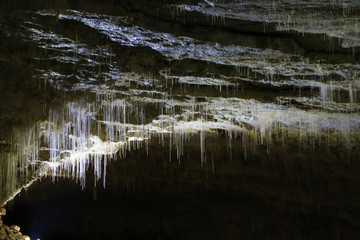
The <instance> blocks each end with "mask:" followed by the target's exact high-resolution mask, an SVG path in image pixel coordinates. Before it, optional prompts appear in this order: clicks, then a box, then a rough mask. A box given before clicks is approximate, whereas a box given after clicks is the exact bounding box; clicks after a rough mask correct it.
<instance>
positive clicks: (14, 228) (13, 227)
mask: <svg viewBox="0 0 360 240" xmlns="http://www.w3.org/2000/svg"><path fill="white" fill-rule="evenodd" d="M10 228H11V229H12V230H14V231H15V232H20V227H19V226H17V225H11V226H10Z"/></svg>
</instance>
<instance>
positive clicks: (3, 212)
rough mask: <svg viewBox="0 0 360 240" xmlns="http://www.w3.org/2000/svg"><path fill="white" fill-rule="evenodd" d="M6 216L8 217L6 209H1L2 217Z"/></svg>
mask: <svg viewBox="0 0 360 240" xmlns="http://www.w3.org/2000/svg"><path fill="white" fill-rule="evenodd" d="M4 215H6V209H5V208H0V216H4Z"/></svg>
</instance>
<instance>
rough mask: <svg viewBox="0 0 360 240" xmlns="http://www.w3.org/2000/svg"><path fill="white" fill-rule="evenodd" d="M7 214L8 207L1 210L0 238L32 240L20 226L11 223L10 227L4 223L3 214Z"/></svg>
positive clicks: (0, 239)
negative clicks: (21, 230) (23, 233)
mask: <svg viewBox="0 0 360 240" xmlns="http://www.w3.org/2000/svg"><path fill="white" fill-rule="evenodd" d="M5 214H6V209H5V208H1V210H0V240H30V237H29V236H26V235H22V233H21V232H20V227H19V226H17V225H11V226H10V227H9V226H7V225H5V224H3V221H2V216H4V215H5Z"/></svg>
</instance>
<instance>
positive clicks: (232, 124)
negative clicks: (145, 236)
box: [0, 1, 360, 236]
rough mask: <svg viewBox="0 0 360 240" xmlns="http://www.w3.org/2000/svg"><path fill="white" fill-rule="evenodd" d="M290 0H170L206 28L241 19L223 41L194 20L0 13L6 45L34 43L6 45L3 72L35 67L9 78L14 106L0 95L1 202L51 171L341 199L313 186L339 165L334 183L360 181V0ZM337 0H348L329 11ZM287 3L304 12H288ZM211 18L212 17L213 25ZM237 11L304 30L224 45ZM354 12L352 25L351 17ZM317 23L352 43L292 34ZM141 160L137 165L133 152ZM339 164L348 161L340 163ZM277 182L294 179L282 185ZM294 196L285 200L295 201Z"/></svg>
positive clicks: (55, 175) (80, 179)
mask: <svg viewBox="0 0 360 240" xmlns="http://www.w3.org/2000/svg"><path fill="white" fill-rule="evenodd" d="M287 2H288V3H287V4H285V2H284V1H279V2H276V3H274V2H273V1H261V2H260V1H251V3H249V2H246V1H241V2H238V1H221V2H220V1H214V2H213V1H198V2H197V3H196V4H193V5H183V4H180V5H176V6H174V5H166V6H163V7H165V8H166V9H168V11H169V13H170V14H171V11H174V14H173V19H170V20H169V21H174V22H176V21H178V20H179V19H180V18H181V17H184V16H185V17H184V18H186V20H189V21H190V22H191V24H195V20H194V19H193V18H192V17H193V16H196V17H199V20H198V21H199V22H200V23H199V26H197V27H198V28H200V32H203V33H206V34H209V36H210V32H211V31H213V28H214V27H216V26H217V25H216V21H217V19H216V17H221V21H223V23H222V24H224V26H225V25H226V24H227V21H230V22H231V21H235V23H236V24H234V23H230V24H232V25H230V26H229V25H228V27H232V28H233V30H231V31H230V30H227V29H226V28H224V29H221V30H218V31H221V34H224V39H222V40H221V41H220V40H219V42H216V41H213V40H208V39H206V36H208V35H204V36H205V37H204V36H201V37H200V35H201V34H200V35H197V34H194V33H191V31H188V32H187V31H185V30H182V31H184V33H183V34H179V32H177V30H174V29H173V28H172V27H166V26H168V25H167V24H169V23H166V24H165V23H163V22H161V23H163V24H160V25H159V26H158V27H156V30H153V29H151V28H149V27H148V26H147V24H146V23H144V24H143V25H142V26H140V24H139V25H137V24H136V23H138V22H140V23H141V20H140V19H133V17H132V16H113V15H108V14H98V13H89V12H85V11H80V10H61V11H60V10H38V11H23V12H21V11H19V12H16V13H13V14H11V15H9V14H5V13H1V15H0V27H1V28H2V29H3V30H2V32H1V33H0V38H1V39H3V40H4V41H2V42H3V43H4V46H7V45H6V44H8V45H11V44H12V41H14V39H17V41H18V42H16V44H19V45H20V46H26V47H23V49H22V50H21V51H24V53H21V54H17V55H14V54H13V53H12V52H8V51H4V53H3V54H1V55H0V63H1V64H2V66H4V67H3V68H1V70H0V71H2V72H1V73H2V74H3V75H4V79H7V78H5V77H8V75H7V74H8V73H10V74H9V75H12V74H18V72H24V75H25V77H23V76H22V75H15V76H16V77H14V78H17V77H18V78H19V79H20V80H16V81H15V80H14V83H11V81H8V82H7V81H5V80H4V81H3V82H1V84H2V85H1V86H4V90H1V93H3V94H2V95H1V96H2V98H1V100H3V99H4V100H7V101H8V102H9V106H7V105H6V104H1V105H0V107H1V111H3V112H4V114H2V115H1V118H0V123H1V124H2V125H1V126H2V127H3V128H7V130H8V131H7V133H9V134H1V135H0V140H1V142H0V171H1V177H0V186H1V193H0V195H1V198H0V202H1V203H5V202H7V201H9V200H10V199H12V198H13V197H14V196H15V195H16V194H18V193H19V192H20V191H21V189H22V188H23V187H25V188H28V187H29V186H30V185H31V184H33V183H34V182H35V181H37V180H38V179H43V178H44V177H45V176H49V177H50V178H51V180H52V181H54V182H57V181H59V179H61V178H69V179H74V180H75V181H76V182H77V183H79V185H80V186H81V188H82V189H85V191H87V189H86V187H89V185H91V186H93V185H94V186H96V187H98V188H100V186H101V185H102V186H103V187H104V188H105V187H108V186H115V185H116V186H117V184H118V181H120V180H119V179H121V181H123V182H124V184H123V185H124V186H125V185H126V186H128V185H132V184H133V185H134V186H135V185H136V181H137V180H132V179H141V181H142V183H141V184H139V185H141V186H142V187H143V186H144V185H146V182H147V181H149V182H151V183H153V182H156V183H158V184H160V185H161V184H163V183H164V182H166V183H167V182H169V185H171V184H172V182H177V183H178V184H179V185H181V184H182V181H183V182H184V186H188V187H189V186H191V185H192V184H194V185H196V187H198V186H199V185H201V188H202V187H204V185H205V186H206V188H207V189H211V191H214V192H216V191H217V190H218V189H231V191H235V192H237V191H244V192H246V193H247V194H249V195H251V194H255V193H256V194H259V195H260V196H262V197H263V195H262V194H265V195H267V196H273V195H272V194H275V195H274V199H281V202H282V203H283V204H285V205H286V206H287V207H289V205H291V203H294V202H295V203H294V205H296V207H295V208H296V209H297V207H298V205H301V204H302V205H303V207H304V206H306V207H309V208H315V207H316V208H318V209H320V208H321V207H322V206H326V207H328V206H329V205H331V204H333V205H331V207H334V206H337V203H336V204H334V202H336V201H338V198H337V197H334V198H335V199H336V200H334V201H330V202H331V204H329V205H327V204H328V203H326V201H325V200H324V199H327V197H324V196H323V195H321V194H320V193H314V192H316V191H318V190H319V189H321V187H323V188H324V189H327V190H331V186H330V185H331V183H328V182H327V181H330V182H331V181H332V180H329V179H330V178H331V177H330V176H328V173H329V174H330V175H331V176H333V177H334V178H335V180H334V181H335V182H336V181H337V180H339V179H340V180H339V182H340V183H346V184H354V183H356V181H358V178H356V177H353V175H352V174H353V173H354V171H355V170H356V169H357V163H354V162H356V160H357V158H358V157H359V151H360V149H359V142H360V105H359V100H360V84H359V77H360V76H359V75H360V65H359V64H358V62H357V61H358V58H356V57H357V55H356V53H355V52H354V49H355V48H354V49H351V48H350V47H356V46H357V45H356V44H357V42H358V41H357V39H358V38H357V35H358V34H357V33H358V29H357V22H356V21H357V20H356V19H357V18H356V19H355V16H354V14H355V13H354V12H356V8H358V7H359V6H358V4H356V3H353V2H349V1H331V2H332V5H331V4H330V1H322V4H324V5H325V6H326V7H325V8H324V9H322V10H321V11H319V12H316V11H317V10H319V6H318V5H317V4H316V3H315V2H314V1H304V2H302V4H305V6H306V7H304V8H299V7H298V6H299V5H298V3H295V2H293V1H287ZM329 4H330V5H331V7H330V5H329ZM339 6H340V8H338V7H339ZM329 8H331V9H335V8H336V9H337V10H336V11H335V10H334V11H333V12H332V13H333V15H332V16H331V17H328V16H326V17H324V15H326V14H325V13H324V12H326V11H327V10H329ZM288 9H293V10H294V11H291V12H289V15H286V14H285V13H287V12H288V11H287V10H288ZM339 9H340V10H339ZM354 9H355V10H354ZM315 10H316V11H315ZM144 11H145V12H146V10H144ZM339 11H340V12H343V14H342V15H341V16H342V17H343V18H342V17H341V16H340V15H339ZM304 12H306V15H305V16H303V15H302V14H303V13H304ZM129 14H130V13H129ZM186 14H189V15H186ZM145 15H146V14H145ZM209 16H210V17H209ZM142 17H143V18H145V19H147V17H148V16H142ZM201 17H207V18H209V19H208V20H209V22H208V24H204V23H201V21H202V20H201ZM211 17H213V19H211ZM329 18H331V19H329ZM5 19H6V20H5ZM319 19H322V20H324V22H323V24H321V23H320V20H319ZM240 20H241V21H249V20H251V21H252V22H257V23H260V24H264V26H266V25H267V24H274V23H275V24H276V26H277V30H279V31H282V30H284V29H285V30H286V31H290V30H295V31H298V32H304V33H302V34H298V35H294V34H292V33H289V32H281V34H282V35H279V36H280V37H278V36H276V35H274V39H276V40H274V41H280V45H281V44H284V45H286V44H289V42H291V44H289V46H288V45H286V46H283V47H273V46H272V44H270V43H271V41H272V40H269V44H268V45H265V46H267V47H264V43H263V38H262V36H261V34H263V33H262V31H261V33H259V32H257V33H256V34H252V33H251V31H250V32H249V33H247V34H248V35H249V36H248V37H249V39H251V40H252V41H250V42H251V43H249V42H247V41H245V40H243V41H239V43H237V42H236V41H235V40H234V41H230V40H231V39H230V40H229V42H231V44H227V43H226V38H230V37H226V36H233V35H234V34H235V33H234V32H232V31H235V30H234V29H236V26H237V24H240V22H236V21H240ZM355 20H356V21H355ZM158 21H162V20H158ZM329 21H331V22H329ZM344 21H345V22H346V24H347V26H343V27H340V25H342V24H345V23H344ZM145 22H146V21H145ZM184 24H185V23H184ZM195 25H196V24H195ZM176 26H178V25H176ZM336 26H338V28H334V27H336ZM350 28H351V29H352V30H351V29H350ZM254 31H255V30H254ZM306 33H324V34H327V35H328V37H338V38H340V40H341V42H340V43H341V44H340V45H341V46H340V47H339V46H338V47H339V48H341V51H340V50H339V51H338V52H336V51H332V52H323V48H322V47H320V48H319V49H321V50H319V51H318V52H311V51H312V50H311V48H310V49H306V47H302V46H300V45H301V44H300V43H296V44H294V42H296V41H295V40H294V39H296V40H299V39H300V40H301V41H302V42H305V43H307V41H310V42H311V41H312V39H310V40H308V39H307V38H308V36H307V35H305V34H306ZM227 34H228V35H227ZM231 34H233V35H231ZM242 34H243V33H242ZM235 35H236V34H235ZM245 35H246V34H245ZM242 36H244V34H243V35H242ZM209 38H210V37H209ZM285 38H286V39H287V38H289V39H292V38H294V39H292V40H293V41H287V40H285ZM313 38H314V39H315V40H316V41H320V40H319V39H322V36H320V35H314V36H313ZM210 39H214V38H210ZM269 39H270V38H269ZM279 39H280V40H279ZM300 40H299V42H301V41H300ZM315 40H314V41H315ZM340 40H339V41H340ZM307 44H308V43H307ZM305 45H306V44H304V46H305ZM11 46H12V45H11ZM294 46H295V47H294ZM316 47H317V46H314V48H315V49H316ZM297 48H299V49H297ZM302 48H303V49H302ZM286 49H287V50H288V49H295V50H291V51H290V50H289V51H286ZM344 49H345V50H344ZM346 50H348V52H349V55H346V54H344V53H343V52H344V51H346ZM17 51H19V52H21V51H20V50H17ZM317 54H318V55H317ZM24 56H25V57H24ZM24 66H25V67H24ZM3 69H4V70H3ZM8 78H9V79H12V78H11V77H8ZM9 82H10V83H9ZM14 96H15V97H14ZM27 102H28V103H27ZM25 104H26V106H27V107H23V105H25ZM15 119H17V121H15ZM29 119H31V120H30V121H29ZM24 123H26V124H24ZM134 159H137V160H136V164H134V165H131V166H127V165H126V164H130V162H131V161H132V160H134ZM139 159H142V160H143V161H144V162H147V163H148V164H149V166H150V167H149V169H146V167H144V166H141V164H144V162H141V161H138V160H139ZM154 159H157V160H154ZM159 159H160V160H161V161H160V160H159ZM157 161H160V162H161V163H159V162H157ZM175 163H176V167H175V165H171V164H175ZM189 163H190V164H189ZM325 163H326V164H325ZM350 163H351V164H354V165H347V164H350ZM151 164H154V165H151ZM327 164H329V166H328V165H327ZM332 164H333V165H334V166H336V167H339V168H340V169H341V170H339V171H336V170H331V166H332ZM168 165H169V166H171V167H169V166H168ZM154 166H155V167H154ZM173 168H179V169H180V170H179V169H176V170H174V169H173ZM350 168H352V169H350ZM144 169H146V170H144ZM168 169H171V171H170V173H169V172H166V171H167V170H168ZM181 171H182V172H181ZM129 172H131V174H129ZM179 172H180V173H179ZM347 173H348V174H347ZM199 176H200V177H199ZM204 176H206V177H204ZM146 177H148V178H146ZM202 177H204V179H206V181H204V182H202V180H199V179H202ZM240 178H241V179H240ZM242 178H244V179H242ZM109 179H110V181H109ZM144 179H145V180H144ZM253 179H255V180H253ZM256 179H260V180H259V181H261V182H262V183H264V184H268V185H266V186H265V187H263V186H262V185H261V184H259V183H257V180H256ZM314 179H315V180H314ZM242 180H244V181H243V182H241V181H242ZM46 181H48V180H46ZM61 181H62V180H61ZM99 182H102V184H99ZM144 182H145V183H144ZM277 183H279V186H283V185H284V186H285V187H284V188H282V189H281V190H276V188H274V186H275V185H276V184H277ZM202 184H203V185H202ZM247 184H249V186H247ZM282 184H283V185H282ZM287 184H288V185H287ZM38 185H39V183H37V186H38ZM99 185H100V186H99ZM260 185H261V186H260ZM311 185H313V187H311ZM340 185H341V184H340ZM196 187H194V188H191V187H189V188H190V189H191V191H196V190H194V189H196ZM349 188H351V187H349ZM351 189H352V188H351ZM144 191H145V190H144ZM274 191H275V192H276V191H278V192H276V193H272V192H274ZM339 191H340V190H339ZM335 192H336V191H335ZM340 192H341V193H344V195H345V196H349V193H348V192H343V190H341V191H340ZM350 192H351V191H350ZM236 194H238V192H237V193H236ZM236 194H235V195H236ZM317 194H319V195H317ZM201 197H203V196H201ZM247 197H249V196H247ZM269 198H270V197H269ZM330 199H331V200H332V198H331V197H330ZM354 199H355V200H356V197H354V198H352V197H350V198H349V200H348V201H349V202H348V203H349V205H351V206H353V205H352V204H353V202H355V200H354ZM262 200H264V198H262ZM264 201H265V200H264ZM266 201H268V200H266ZM269 201H270V200H269ZM215 202H216V201H215ZM270 202H271V201H270ZM271 204H275V203H274V202H272V203H271ZM271 204H270V205H271ZM287 207H285V209H286V210H284V211H298V209H297V210H294V209H293V208H292V207H289V209H291V210H289V209H288V208H287ZM306 207H304V208H306ZM280 208H281V209H282V207H280ZM299 211H300V210H299ZM301 211H302V210H301ZM306 211H308V210H306ZM283 213H284V212H282V214H283ZM270 215H272V214H270ZM340 215H341V214H340V213H339V216H340ZM337 216H338V215H337ZM342 217H343V216H342ZM351 219H352V218H351ZM236 236H237V235H236Z"/></svg>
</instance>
